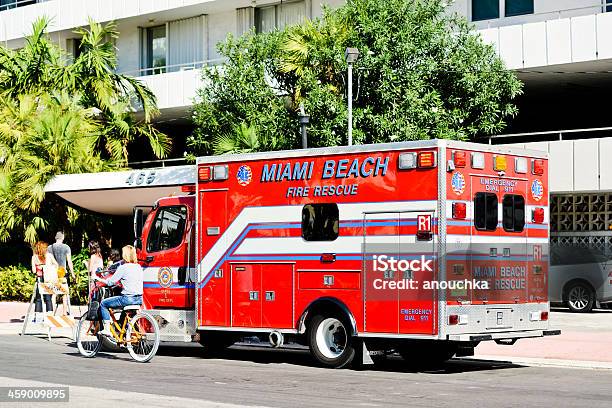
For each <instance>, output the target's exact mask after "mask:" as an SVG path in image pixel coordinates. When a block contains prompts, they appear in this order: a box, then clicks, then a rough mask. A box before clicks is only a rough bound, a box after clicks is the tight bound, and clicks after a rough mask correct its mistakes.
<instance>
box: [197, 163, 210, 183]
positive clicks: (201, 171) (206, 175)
mask: <svg viewBox="0 0 612 408" xmlns="http://www.w3.org/2000/svg"><path fill="white" fill-rule="evenodd" d="M211 175H212V172H211V168H210V166H201V167H200V168H198V180H200V181H210V179H211Z"/></svg>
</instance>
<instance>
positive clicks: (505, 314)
mask: <svg viewBox="0 0 612 408" xmlns="http://www.w3.org/2000/svg"><path fill="white" fill-rule="evenodd" d="M511 327H512V309H487V329H507V328H511Z"/></svg>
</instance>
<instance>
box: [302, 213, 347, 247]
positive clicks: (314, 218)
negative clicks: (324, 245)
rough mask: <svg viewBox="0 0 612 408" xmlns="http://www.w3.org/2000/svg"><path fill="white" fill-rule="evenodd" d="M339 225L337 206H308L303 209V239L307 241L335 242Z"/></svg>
mask: <svg viewBox="0 0 612 408" xmlns="http://www.w3.org/2000/svg"><path fill="white" fill-rule="evenodd" d="M339 224H340V221H339V215H338V206H337V205H336V204H307V205H305V206H304V207H303V208H302V238H304V240H306V241H334V240H335V239H336V238H338V227H339Z"/></svg>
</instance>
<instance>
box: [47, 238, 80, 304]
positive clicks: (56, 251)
mask: <svg viewBox="0 0 612 408" xmlns="http://www.w3.org/2000/svg"><path fill="white" fill-rule="evenodd" d="M49 255H51V256H52V257H53V259H54V260H55V262H56V263H57V265H58V276H59V277H60V279H61V272H62V270H63V273H64V277H65V279H66V284H67V286H68V288H70V285H71V283H72V282H73V281H74V280H75V275H74V266H73V265H72V251H71V250H70V247H69V246H68V245H66V244H64V233H63V232H62V231H58V232H57V234H55V243H54V244H52V245H49V248H47V256H49ZM62 306H63V312H64V314H65V315H70V308H69V307H68V296H65V295H64V296H62Z"/></svg>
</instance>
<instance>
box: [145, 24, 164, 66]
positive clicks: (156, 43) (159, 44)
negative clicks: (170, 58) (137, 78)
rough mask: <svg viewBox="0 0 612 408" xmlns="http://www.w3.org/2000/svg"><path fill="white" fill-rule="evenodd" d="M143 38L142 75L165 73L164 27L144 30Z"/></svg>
mask: <svg viewBox="0 0 612 408" xmlns="http://www.w3.org/2000/svg"><path fill="white" fill-rule="evenodd" d="M143 37H144V38H143V47H142V48H143V58H142V60H143V66H142V69H143V73H144V74H145V75H154V74H162V73H164V72H166V51H167V42H166V25H161V26H157V27H148V28H146V29H144V32H143Z"/></svg>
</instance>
